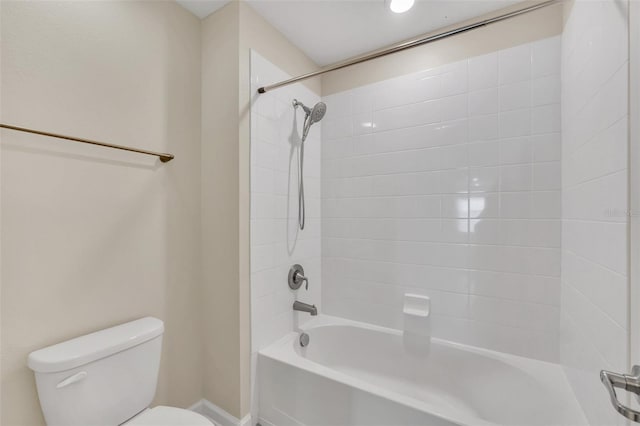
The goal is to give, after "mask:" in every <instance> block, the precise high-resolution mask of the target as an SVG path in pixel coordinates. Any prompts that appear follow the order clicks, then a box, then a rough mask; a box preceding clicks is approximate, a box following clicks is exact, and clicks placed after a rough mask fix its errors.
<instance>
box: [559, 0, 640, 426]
mask: <svg viewBox="0 0 640 426" xmlns="http://www.w3.org/2000/svg"><path fill="white" fill-rule="evenodd" d="M627 14H628V3H627V1H626V0H625V1H620V0H616V1H576V2H575V3H574V4H573V7H572V8H571V10H570V13H569V15H568V19H567V23H566V26H565V31H564V34H563V49H562V65H563V66H562V80H563V87H562V124H563V126H562V127H563V134H562V173H563V176H562V210H563V215H562V216H563V225H562V228H563V229H562V231H563V232H562V303H561V312H562V318H561V339H560V354H561V360H562V364H563V365H564V366H565V370H566V372H567V376H568V377H569V380H570V382H571V384H572V386H573V389H574V391H575V393H576V396H577V398H578V400H579V402H580V404H581V405H582V408H583V409H584V411H585V414H586V415H587V417H588V419H589V421H590V423H591V424H593V425H612V424H626V423H625V420H624V418H623V417H622V416H620V415H618V414H617V413H616V412H615V410H614V409H613V407H612V406H611V404H610V402H609V400H608V398H607V395H606V392H605V391H604V388H603V387H602V384H601V383H600V382H599V380H598V373H599V371H600V370H601V369H609V370H613V371H620V372H626V371H628V352H627V351H628V331H629V330H628V319H627V315H628V306H627V304H628V274H627V265H628V255H627V243H628V238H627V232H628V220H627V211H628V197H627V190H628V166H627V161H628V129H627V126H628V119H629V113H628V106H627V105H628V104H627V102H628V91H629V86H628V16H627Z"/></svg>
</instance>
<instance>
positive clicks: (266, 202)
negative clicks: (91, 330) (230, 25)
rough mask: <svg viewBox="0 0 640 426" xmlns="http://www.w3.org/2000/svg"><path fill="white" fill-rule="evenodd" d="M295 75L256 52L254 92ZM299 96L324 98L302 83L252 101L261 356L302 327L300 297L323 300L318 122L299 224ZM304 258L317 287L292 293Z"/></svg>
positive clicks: (308, 150) (254, 260) (255, 328)
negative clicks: (292, 275)
mask: <svg viewBox="0 0 640 426" xmlns="http://www.w3.org/2000/svg"><path fill="white" fill-rule="evenodd" d="M286 78H290V76H288V75H287V74H286V73H284V72H283V71H281V70H280V69H279V68H277V67H276V66H275V65H273V64H272V63H270V62H269V61H267V60H266V59H264V58H263V57H262V56H260V55H259V54H257V53H256V52H252V54H251V83H252V93H256V90H257V88H258V87H260V86H262V85H264V84H267V83H272V82H274V81H280V80H284V79H286ZM294 98H297V99H298V100H300V101H302V102H304V103H305V104H306V105H310V106H312V105H314V104H315V103H316V102H318V101H319V100H320V98H319V96H318V95H316V94H315V93H313V92H311V91H310V90H309V89H307V88H306V87H305V86H303V85H301V84H295V85H292V86H289V87H287V88H284V89H280V90H276V91H273V92H269V93H266V94H263V95H257V94H256V95H255V98H254V100H253V103H252V107H251V337H252V352H253V353H254V354H255V353H256V352H257V351H258V350H259V349H261V348H262V347H264V346H265V345H267V344H269V343H271V342H273V341H274V340H276V339H278V338H279V337H281V336H283V335H284V334H286V333H288V332H290V331H292V330H294V329H295V328H296V327H297V326H298V325H299V324H301V323H302V322H304V321H306V320H307V319H308V314H300V313H294V312H293V310H292V305H293V301H294V300H296V298H297V299H298V300H301V301H303V302H307V303H315V304H316V306H318V307H319V306H320V302H321V300H320V288H321V268H320V248H321V242H320V141H321V130H322V128H321V126H319V125H315V126H313V127H312V129H311V132H310V133H309V137H308V138H307V141H306V143H305V162H304V165H305V170H304V175H305V195H306V207H307V220H306V226H305V229H304V231H299V230H298V227H297V225H298V198H297V197H298V174H297V173H298V172H297V170H298V152H297V149H298V146H299V143H300V137H301V134H302V122H303V119H304V113H303V112H302V111H301V109H298V110H297V111H295V110H294V108H293V106H292V101H293V99H294ZM295 263H300V264H301V265H303V267H304V268H305V272H306V275H307V276H308V277H309V278H310V284H309V290H308V291H305V290H304V287H303V288H301V289H300V290H298V291H292V290H290V289H289V286H288V284H287V276H288V272H289V268H290V266H291V265H293V264H295Z"/></svg>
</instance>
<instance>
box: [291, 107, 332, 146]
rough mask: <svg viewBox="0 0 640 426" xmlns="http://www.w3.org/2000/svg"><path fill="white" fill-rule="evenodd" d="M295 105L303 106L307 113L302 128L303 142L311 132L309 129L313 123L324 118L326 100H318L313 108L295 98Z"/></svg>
mask: <svg viewBox="0 0 640 426" xmlns="http://www.w3.org/2000/svg"><path fill="white" fill-rule="evenodd" d="M293 106H294V107H302V109H303V110H304V113H305V117H304V126H303V129H302V142H304V141H305V140H306V139H307V135H308V134H309V129H310V128H311V125H312V124H315V123H317V122H319V121H320V120H322V119H323V118H324V115H325V114H326V112H327V105H326V104H325V103H324V102H318V103H317V104H315V105H314V106H313V108H309V107H308V106H306V105H305V104H303V103H302V102H300V101H298V100H297V99H294V100H293Z"/></svg>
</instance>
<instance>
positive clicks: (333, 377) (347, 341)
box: [258, 316, 598, 426]
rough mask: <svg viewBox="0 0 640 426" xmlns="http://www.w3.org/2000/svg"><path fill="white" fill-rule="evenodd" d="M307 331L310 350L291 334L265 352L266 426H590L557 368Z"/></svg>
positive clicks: (336, 326) (446, 346) (382, 337)
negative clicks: (270, 425) (303, 346)
mask: <svg viewBox="0 0 640 426" xmlns="http://www.w3.org/2000/svg"><path fill="white" fill-rule="evenodd" d="M303 330H304V331H305V332H307V333H308V334H309V336H310V338H311V340H310V344H309V346H307V347H306V348H302V347H301V346H300V344H299V342H298V336H299V333H291V334H289V335H287V336H285V337H284V338H282V339H280V340H279V341H277V342H275V343H274V344H272V345H270V346H269V347H267V348H265V349H263V350H261V351H260V353H259V357H258V387H259V410H258V413H259V419H260V422H261V423H262V425H263V426H267V425H269V424H272V425H276V426H286V425H318V426H329V425H341V426H342V425H345V426H346V425H358V426H360V425H394V426H400V425H430V426H431V425H433V426H440V425H447V426H449V425H469V426H471V425H473V426H476V425H522V426H534V425H535V426H538V425H539V426H551V425H586V424H587V422H586V420H585V419H584V417H583V414H582V412H581V410H580V408H579V406H578V403H577V402H576V400H575V398H574V396H573V393H572V392H571V389H570V388H569V385H568V383H567V381H566V379H565V376H564V373H563V372H562V369H561V367H560V366H558V365H556V364H551V363H546V362H541V361H536V360H531V359H527V358H522V357H517V356H513V355H507V354H503V353H498V352H492V351H488V350H484V349H479V348H474V347H471V346H465V345H461V344H456V343H451V342H447V341H443V340H438V339H433V340H432V342H431V345H430V348H429V349H428V351H427V350H426V349H425V348H424V347H423V348H420V347H418V348H414V347H413V346H411V347H410V346H408V345H407V342H405V341H404V339H403V336H402V333H401V332H400V331H398V330H391V329H386V328H382V327H376V326H372V325H368V324H363V323H358V322H354V321H348V320H344V319H340V318H335V317H329V316H319V317H317V318H315V319H313V320H312V321H310V322H309V323H307V324H306V325H305V326H304V327H303ZM597 379H598V378H597V377H596V378H595V379H594V380H597Z"/></svg>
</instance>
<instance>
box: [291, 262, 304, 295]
mask: <svg viewBox="0 0 640 426" xmlns="http://www.w3.org/2000/svg"><path fill="white" fill-rule="evenodd" d="M288 282H289V288H290V289H292V290H297V289H299V288H300V287H302V283H305V287H304V288H305V290H309V279H308V278H307V277H305V276H304V268H303V267H302V266H301V265H298V264H295V265H293V266H292V267H291V269H289V280H288Z"/></svg>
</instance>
